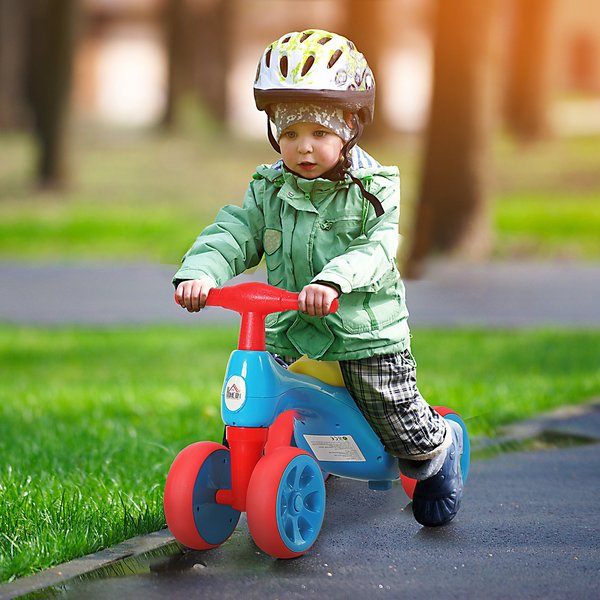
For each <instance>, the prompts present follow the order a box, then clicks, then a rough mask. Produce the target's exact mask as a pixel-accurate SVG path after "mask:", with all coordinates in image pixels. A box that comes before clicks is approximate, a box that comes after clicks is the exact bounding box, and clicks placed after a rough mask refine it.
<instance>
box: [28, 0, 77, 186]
mask: <svg viewBox="0 0 600 600" xmlns="http://www.w3.org/2000/svg"><path fill="white" fill-rule="evenodd" d="M78 8H79V1H78V0H30V10H31V15H30V32H29V46H30V57H29V94H30V101H31V106H32V109H33V121H34V135H35V138H36V141H37V145H38V166H37V176H38V180H39V183H40V184H41V185H42V186H43V187H62V186H64V185H65V184H66V183H67V175H68V173H67V157H66V153H67V150H66V136H67V121H68V113H69V100H70V92H71V79H72V70H73V58H74V52H75V37H76V28H77V27H76V25H77V17H78V14H79V10H78Z"/></svg>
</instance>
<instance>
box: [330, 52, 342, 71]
mask: <svg viewBox="0 0 600 600" xmlns="http://www.w3.org/2000/svg"><path fill="white" fill-rule="evenodd" d="M340 56H342V51H341V50H336V51H335V52H334V53H333V54H332V55H331V58H330V59H329V62H328V63H327V68H328V69H331V67H333V65H335V63H336V62H337V61H338V60H339V59H340Z"/></svg>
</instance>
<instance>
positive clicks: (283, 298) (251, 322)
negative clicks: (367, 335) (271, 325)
mask: <svg viewBox="0 0 600 600" xmlns="http://www.w3.org/2000/svg"><path fill="white" fill-rule="evenodd" d="M206 305H207V306H221V307H223V308H228V309H229V310H235V311H236V312H238V313H240V314H241V315H242V324H241V327H240V339H239V344H238V348H239V349H240V350H264V349H265V318H266V316H267V315H268V314H271V313H274V312H283V311H286V310H298V294H297V293H296V292H288V291H286V290H282V289H280V288H276V287H273V286H272V285H268V284H266V283H260V282H252V283H240V284H238V285H231V286H228V287H223V288H213V289H211V290H210V292H208V299H207V300H206ZM337 309H338V301H337V300H334V301H333V302H332V303H331V308H330V312H336V311H337Z"/></svg>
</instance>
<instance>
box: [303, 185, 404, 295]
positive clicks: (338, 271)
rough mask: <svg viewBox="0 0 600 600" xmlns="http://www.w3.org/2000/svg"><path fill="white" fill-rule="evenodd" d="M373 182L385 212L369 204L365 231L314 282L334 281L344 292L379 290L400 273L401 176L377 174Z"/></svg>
mask: <svg viewBox="0 0 600 600" xmlns="http://www.w3.org/2000/svg"><path fill="white" fill-rule="evenodd" d="M373 182H374V184H376V186H377V187H375V186H373V187H375V190H373V188H372V189H371V191H373V193H375V195H376V196H377V197H378V198H379V200H380V201H381V203H382V205H383V208H384V213H383V215H381V216H380V217H376V216H375V212H374V210H373V208H372V207H370V206H369V219H368V220H367V224H366V227H365V231H364V234H362V235H360V236H359V237H357V238H356V239H354V240H353V241H352V242H351V243H350V244H349V246H348V248H347V250H346V252H344V254H341V255H339V256H336V257H335V258H333V259H332V260H330V261H329V262H328V263H327V264H326V265H325V267H324V268H323V270H322V271H321V272H320V273H318V274H317V276H316V277H315V278H314V279H313V282H316V281H324V282H331V283H333V284H335V285H337V286H338V287H339V288H340V289H341V290H342V292H343V293H349V292H351V291H359V292H376V291H378V290H379V289H380V288H381V287H383V286H384V285H386V282H387V281H388V277H389V276H390V275H394V274H396V253H397V251H398V237H399V236H398V219H399V213H400V184H399V178H398V176H395V177H385V176H377V177H374V179H373ZM377 188H378V189H377ZM396 276H397V274H396Z"/></svg>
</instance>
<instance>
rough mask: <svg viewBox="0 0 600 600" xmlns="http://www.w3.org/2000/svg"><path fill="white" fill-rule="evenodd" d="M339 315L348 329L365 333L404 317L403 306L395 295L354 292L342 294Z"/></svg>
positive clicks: (351, 331)
mask: <svg viewBox="0 0 600 600" xmlns="http://www.w3.org/2000/svg"><path fill="white" fill-rule="evenodd" d="M339 316H340V319H341V321H342V326H343V327H344V329H345V330H346V331H348V332H349V333H364V332H367V331H376V330H378V329H382V328H383V327H386V326H387V325H389V324H390V323H394V322H395V321H398V320H399V319H400V318H401V317H402V307H401V304H400V299H399V298H397V297H395V296H379V295H377V294H367V293H360V292H354V293H352V294H348V295H344V294H342V296H341V298H340V308H339Z"/></svg>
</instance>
